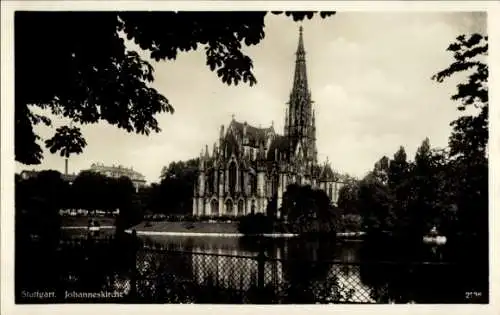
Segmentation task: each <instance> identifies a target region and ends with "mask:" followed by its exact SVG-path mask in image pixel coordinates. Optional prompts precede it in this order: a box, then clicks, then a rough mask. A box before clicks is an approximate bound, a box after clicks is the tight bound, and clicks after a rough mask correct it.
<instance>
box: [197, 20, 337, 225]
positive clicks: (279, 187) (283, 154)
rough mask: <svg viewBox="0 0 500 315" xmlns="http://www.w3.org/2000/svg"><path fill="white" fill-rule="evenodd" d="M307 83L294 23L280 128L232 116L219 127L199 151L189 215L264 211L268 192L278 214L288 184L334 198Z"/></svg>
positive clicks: (334, 184) (334, 185)
mask: <svg viewBox="0 0 500 315" xmlns="http://www.w3.org/2000/svg"><path fill="white" fill-rule="evenodd" d="M312 104H313V101H312V100H311V92H310V90H309V88H308V84H307V75H306V53H305V50H304V42H303V35H302V27H300V29H299V43H298V48H297V52H296V61H295V74H294V80H293V87H292V91H291V93H290V98H289V102H288V103H287V108H286V115H285V127H284V134H283V135H280V134H278V133H276V131H275V130H274V126H273V125H271V126H270V127H268V128H256V127H254V126H252V125H250V124H248V123H247V122H246V121H245V122H239V121H237V120H235V117H234V115H233V117H232V120H231V122H230V123H229V126H228V128H227V130H224V125H222V126H221V128H220V136H219V141H218V144H216V143H214V147H213V151H212V153H211V154H210V153H209V150H208V146H206V148H205V150H204V152H203V150H202V152H201V155H200V164H199V172H198V178H197V182H196V183H195V185H194V186H195V188H194V196H193V215H195V216H201V215H209V216H242V215H246V214H249V213H265V212H266V209H267V204H268V202H269V201H270V200H271V198H273V197H275V198H276V201H277V209H278V211H277V213H276V215H277V216H278V217H280V216H281V214H280V211H279V209H280V208H281V204H282V200H283V194H284V192H285V191H286V187H287V185H289V184H291V183H296V184H299V185H311V186H312V187H313V188H317V189H322V190H324V191H325V192H326V194H327V195H328V196H329V197H330V199H331V200H332V201H333V202H334V203H336V201H337V198H338V191H339V189H340V188H341V186H342V183H340V182H339V181H338V179H337V178H336V176H335V174H334V172H333V171H332V168H331V167H330V165H329V163H328V162H326V163H325V164H324V165H319V164H318V151H317V148H316V123H315V119H316V118H315V112H314V109H313V108H312Z"/></svg>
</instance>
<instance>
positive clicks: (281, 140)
mask: <svg viewBox="0 0 500 315" xmlns="http://www.w3.org/2000/svg"><path fill="white" fill-rule="evenodd" d="M288 144H289V142H288V138H287V137H285V136H282V135H276V136H275V138H274V140H273V141H272V142H271V145H270V146H269V150H268V152H267V159H268V160H270V161H274V160H275V158H276V157H275V154H276V151H278V154H279V153H288Z"/></svg>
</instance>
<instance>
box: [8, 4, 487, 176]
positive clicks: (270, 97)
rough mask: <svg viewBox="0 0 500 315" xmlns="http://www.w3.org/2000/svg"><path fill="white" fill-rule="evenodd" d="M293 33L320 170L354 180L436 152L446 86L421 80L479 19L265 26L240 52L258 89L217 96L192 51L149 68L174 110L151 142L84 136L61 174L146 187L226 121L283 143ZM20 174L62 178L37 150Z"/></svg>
mask: <svg viewBox="0 0 500 315" xmlns="http://www.w3.org/2000/svg"><path fill="white" fill-rule="evenodd" d="M300 25H302V26H303V28H304V45H305V49H306V53H307V55H306V59H307V71H308V81H309V85H310V89H311V92H312V98H313V100H314V102H315V103H314V105H313V108H314V109H315V111H316V130H317V131H316V133H317V147H318V157H319V161H320V162H321V163H322V162H324V161H325V160H326V159H327V158H328V160H329V162H330V163H331V165H332V167H333V168H334V169H335V170H337V171H339V172H342V173H348V174H350V175H352V176H357V177H362V176H364V175H365V174H366V173H367V172H368V171H370V170H371V169H372V168H373V165H374V163H375V162H376V161H377V160H379V159H380V158H381V157H382V156H384V155H387V156H389V157H392V156H393V154H394V153H395V152H396V151H397V149H398V148H399V146H401V145H402V146H404V147H405V149H406V152H407V154H408V157H409V158H410V159H413V156H414V154H415V151H416V149H417V147H418V146H419V145H420V144H421V142H422V141H423V140H424V139H425V138H426V137H429V139H430V143H431V146H432V147H445V146H447V141H448V137H449V135H450V132H451V128H450V126H449V123H450V122H451V121H452V120H454V119H455V118H456V117H457V116H458V115H459V112H458V111H457V109H456V105H457V104H456V103H455V102H453V101H451V100H450V96H451V95H452V94H453V92H454V90H455V85H456V82H454V81H453V80H450V81H446V82H445V83H441V84H439V83H436V82H434V81H432V80H431V76H432V75H433V74H435V73H436V72H438V71H439V70H442V69H444V68H446V67H447V66H448V65H449V64H450V63H451V62H452V55H451V54H450V52H447V51H446V48H447V47H448V45H449V44H450V43H451V42H452V41H453V40H454V39H455V38H456V37H457V36H458V35H460V34H467V33H472V32H481V33H483V34H486V14H482V13H468V12H460V13H458V12H457V13H451V12H435V13H434V12H366V13H364V12H338V13H337V14H336V15H334V16H332V17H329V18H327V19H319V18H315V19H313V20H310V21H304V22H302V23H297V22H294V21H293V20H292V19H290V18H287V17H285V16H274V15H268V16H267V17H266V20H265V34H266V35H265V38H264V39H263V40H262V41H261V43H260V44H259V45H257V46H252V47H247V48H245V52H246V53H248V55H249V56H250V57H251V58H252V59H253V61H254V74H255V76H256V78H257V81H258V83H257V85H255V86H253V87H250V86H249V85H238V86H227V85H225V84H224V83H222V81H221V80H220V79H219V78H218V77H217V75H216V73H214V72H211V71H210V70H209V68H208V67H207V66H206V65H205V55H204V52H203V50H201V49H199V50H198V51H196V52H190V53H180V54H179V56H178V58H177V59H176V60H175V61H163V62H160V63H156V62H154V61H151V63H152V64H153V66H154V68H155V82H154V83H153V84H152V86H153V87H154V88H156V89H157V90H158V91H159V92H160V93H162V94H163V95H165V96H166V97H167V98H168V99H169V101H170V102H171V104H173V106H174V108H175V113H174V114H170V113H165V114H160V115H157V119H158V121H159V125H160V128H161V129H162V131H161V132H160V133H157V134H151V135H149V136H144V135H136V134H129V133H127V132H126V131H124V130H120V129H117V128H116V127H113V126H110V125H108V124H107V123H100V124H97V125H89V126H84V127H83V128H82V132H83V135H84V137H85V138H86V140H87V143H88V145H87V147H86V148H85V149H84V152H83V153H82V154H80V155H78V156H73V157H71V159H70V161H69V172H70V173H73V172H75V173H78V172H79V171H80V170H83V169H87V168H89V167H90V165H91V164H92V163H94V162H99V163H104V164H107V165H112V164H116V165H123V166H126V167H133V168H134V169H135V170H137V171H138V172H140V173H142V174H143V175H145V176H146V179H147V181H148V182H157V181H158V180H159V176H160V172H161V169H162V167H163V166H166V165H168V164H169V163H170V162H172V161H178V160H187V159H189V158H193V157H196V156H198V155H199V154H200V151H201V150H202V149H203V148H205V145H208V146H209V148H210V149H211V148H212V146H213V143H214V142H215V141H216V140H217V139H218V135H219V129H220V126H221V124H224V125H225V126H226V127H227V125H228V124H229V122H230V120H231V117H232V115H233V114H234V115H235V119H236V120H238V121H247V122H248V123H249V124H251V125H254V126H257V127H258V126H259V125H260V126H262V127H265V126H270V125H271V123H272V122H273V123H274V128H275V130H277V131H278V132H279V133H282V132H283V125H284V113H285V106H286V105H285V103H286V102H287V101H288V96H289V93H290V89H291V87H292V80H293V72H294V63H295V55H294V53H295V51H296V48H297V43H298V28H299V26H300ZM130 47H131V48H132V49H135V47H134V45H130ZM62 123H65V121H61V122H59V124H62ZM57 126H58V124H57V123H56V124H54V127H53V128H50V127H44V126H37V127H36V132H37V133H38V134H39V135H40V136H41V137H42V138H45V139H46V138H49V137H51V135H52V134H53V132H54V130H55V128H56V127H57ZM23 169H36V170H41V169H55V170H59V171H61V172H63V171H64V160H63V159H62V158H61V157H60V156H59V155H58V154H51V153H49V152H48V151H47V150H45V153H44V161H43V163H42V164H41V165H37V166H25V165H21V164H16V171H17V172H19V171H21V170H23Z"/></svg>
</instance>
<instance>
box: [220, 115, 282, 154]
mask: <svg viewBox="0 0 500 315" xmlns="http://www.w3.org/2000/svg"><path fill="white" fill-rule="evenodd" d="M229 127H230V128H233V129H234V130H235V131H236V134H237V136H238V137H239V138H243V130H244V128H245V123H241V122H238V121H236V120H232V121H231V124H230V125H229ZM246 128H247V134H246V135H247V138H248V145H249V146H252V147H255V148H258V147H259V144H260V143H261V142H265V141H266V139H267V135H268V133H274V128H273V127H272V126H271V127H268V128H257V127H254V126H252V125H249V124H246Z"/></svg>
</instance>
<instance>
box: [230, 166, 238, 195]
mask: <svg viewBox="0 0 500 315" xmlns="http://www.w3.org/2000/svg"><path fill="white" fill-rule="evenodd" d="M237 175H238V174H237V172H236V163H234V162H231V164H229V192H230V193H231V194H234V192H235V191H236V176H237Z"/></svg>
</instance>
